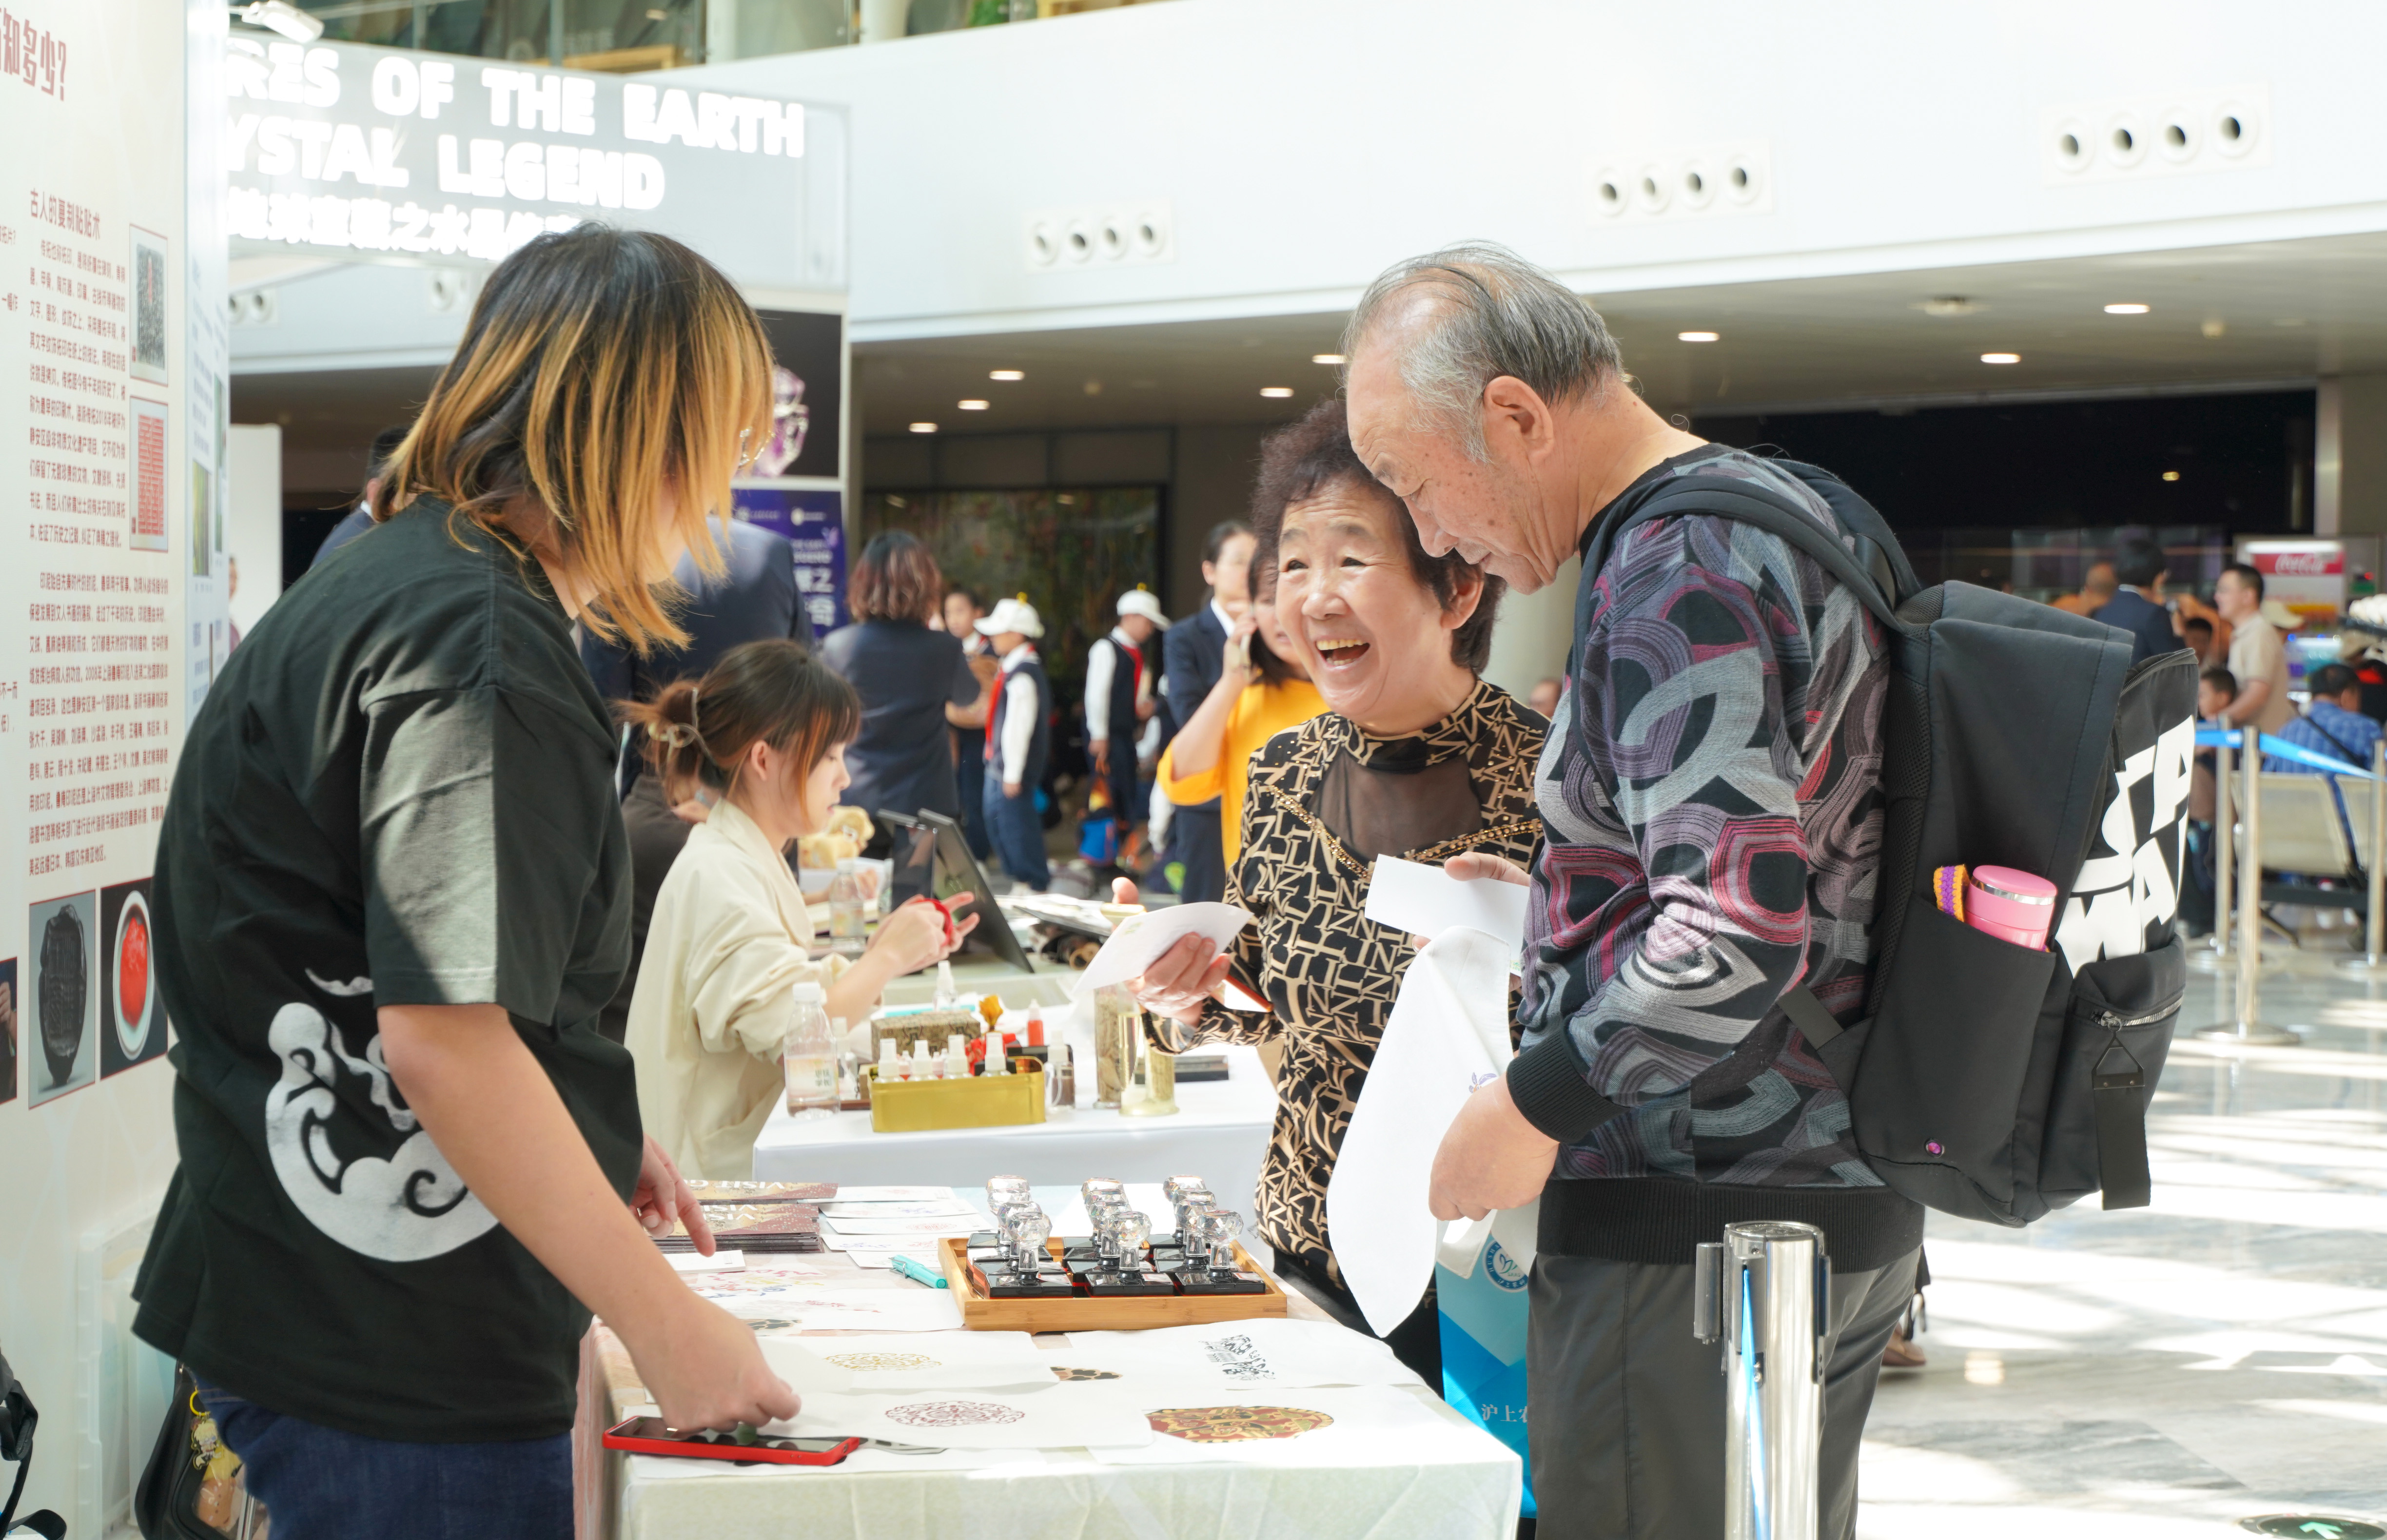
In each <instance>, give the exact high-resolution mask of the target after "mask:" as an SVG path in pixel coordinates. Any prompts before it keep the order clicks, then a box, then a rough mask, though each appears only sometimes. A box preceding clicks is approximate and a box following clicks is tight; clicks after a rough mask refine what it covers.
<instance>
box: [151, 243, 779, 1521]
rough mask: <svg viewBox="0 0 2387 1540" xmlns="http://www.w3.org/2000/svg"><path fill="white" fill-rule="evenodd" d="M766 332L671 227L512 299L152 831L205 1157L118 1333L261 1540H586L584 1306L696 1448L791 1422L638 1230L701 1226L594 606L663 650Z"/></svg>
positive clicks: (482, 305) (320, 574) (560, 253)
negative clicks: (627, 820)
mask: <svg viewBox="0 0 2387 1540" xmlns="http://www.w3.org/2000/svg"><path fill="white" fill-rule="evenodd" d="M770 424H771V389H770V351H769V345H768V343H767V341H766V340H765V338H764V332H763V328H762V323H761V322H760V321H759V320H758V319H757V318H756V317H755V315H754V312H753V311H752V310H751V309H748V307H747V305H746V303H745V301H744V300H743V299H742V298H740V297H739V294H738V291H737V289H736V288H735V287H733V286H732V285H731V284H730V283H729V281H728V280H727V279H726V278H725V277H724V276H723V275H722V274H721V273H720V272H719V271H717V270H716V269H714V267H713V266H712V265H711V264H709V263H707V262H706V261H705V260H704V259H702V258H701V257H699V256H697V255H696V253H694V252H693V251H690V250H689V249H688V247H686V246H681V245H680V244H678V243H677V242H676V241H672V240H669V239H666V238H665V237H663V236H661V235H655V234H646V233H642V232H632V231H621V230H614V229H610V228H607V227H605V226H602V225H598V224H593V223H592V224H584V225H580V226H578V227H576V228H575V229H573V230H571V231H569V232H565V233H561V234H544V235H541V236H539V237H537V239H535V240H533V241H532V242H531V243H530V244H529V245H527V246H524V247H523V248H522V249H521V250H519V251H517V252H515V253H514V254H513V255H512V257H509V258H508V259H506V260H505V261H503V262H501V263H500V264H499V266H498V268H497V269H496V271H494V272H492V273H491V274H490V276H489V279H488V283H487V284H486V287H485V288H484V289H483V291H482V293H481V297H480V298H479V300H478V301H477V302H476V303H475V304H474V309H473V314H472V317H471V319H470V321H469V322H467V323H466V327H465V333H464V337H463V340H462V342H461V344H460V345H459V347H458V348H457V350H456V354H455V357H454V358H453V359H452V360H450V361H449V363H448V366H447V367H446V368H445V369H444V370H443V371H442V372H440V375H439V377H438V379H437V380H436V382H435V383H434V384H433V385H432V388H431V393H430V398H429V400H428V401H427V402H426V403H425V404H424V406H423V411H422V414H421V415H420V416H419V417H418V418H417V419H416V420H415V423H414V424H413V427H412V428H411V430H410V432H409V433H408V435H407V437H406V440H405V442H404V443H403V444H401V445H400V446H399V447H398V449H397V450H396V452H395V453H394V454H393V455H392V456H391V458H390V461H389V463H388V465H387V467H386V468H385V473H384V475H383V477H382V481H381V485H380V486H379V487H378V488H377V489H376V493H375V496H374V499H373V517H374V518H375V519H376V520H377V521H378V522H379V524H380V527H379V528H378V529H376V530H375V531H374V533H373V535H372V536H370V537H369V538H367V539H365V540H363V541H360V543H359V545H358V547H357V549H353V550H350V551H348V552H346V553H344V554H343V555H342V556H341V557H340V558H339V559H338V560H336V561H333V562H326V563H325V564H324V565H322V567H319V568H317V569H315V570H314V571H312V572H310V573H309V574H307V575H306V576H305V577H303V578H301V579H300V580H299V581H298V582H297V584H295V585H293V586H292V587H291V588H290V590H289V591H288V592H287V593H285V594H284V595H283V597H282V599H281V600H279V601H278V602H277V603H276V604H275V605H274V607H273V608H272V611H271V612H268V613H267V615H266V616H265V618H264V619H263V620H261V621H260V622H259V624H258V625H257V626H256V628H255V629H254V630H252V631H251V632H250V633H249V635H248V638H247V640H246V642H245V643H244V644H243V646H242V647H241V649H240V650H239V651H238V652H237V653H235V654H234V657H233V661H232V663H231V664H230V666H228V667H227V668H226V669H225V670H224V671H223V673H222V674H221V675H218V677H217V679H216V681H215V684H214V685H213V687H212V688H210V689H209V690H208V697H207V701H206V703H205V705H204V706H202V707H201V708H200V710H199V712H198V713H197V714H196V717H195V718H194V719H193V721H192V723H191V726H190V731H189V735H188V738H187V739H186V742H185V745H184V748H183V758H182V763H181V764H180V766H179V767H178V769H177V771H176V773H175V776H174V782H173V787H172V789H171V791H170V795H169V797H168V799H167V804H166V812H165V816H164V820H163V823H162V825H161V827H160V828H159V831H158V866H157V878H156V882H157V887H156V894H155V907H156V918H157V966H158V982H159V989H160V991H161V993H162V994H163V997H164V999H165V1003H166V1006H167V1008H168V1010H169V1011H170V1012H171V1014H172V1016H173V1020H174V1025H175V1027H176V1029H177V1031H178V1033H179V1036H180V1041H179V1042H178V1043H177V1045H176V1046H175V1048H174V1051H173V1062H174V1066H175V1070H176V1077H177V1078H176V1080H175V1085H174V1121H175V1131H176V1135H177V1139H178V1142H179V1146H180V1152H181V1157H182V1161H181V1165H180V1167H179V1168H178V1169H177V1170H176V1172H175V1174H174V1177H173V1180H172V1181H171V1183H170V1185H169V1187H168V1189H167V1193H166V1197H165V1200H164V1204H163V1206H162V1208H161V1209H160V1211H159V1214H158V1221H157V1227H156V1230H155V1231H154V1233H153V1234H152V1236H151V1239H150V1243H149V1250H148V1254H147V1256H145V1258H144V1259H143V1262H142V1267H141V1272H140V1275H139V1278H138V1280H137V1281H136V1284H135V1288H134V1294H135V1296H136V1297H137V1298H138V1299H139V1301H140V1313H139V1315H138V1317H137V1318H136V1319H135V1321H134V1328H133V1329H134V1331H135V1332H136V1333H137V1334H138V1335H139V1336H140V1337H141V1338H142V1340H144V1341H145V1342H147V1343H149V1344H152V1345H153V1346H155V1347H157V1348H158V1349H159V1350H160V1351H162V1352H165V1353H167V1354H170V1355H172V1356H173V1357H177V1358H179V1359H181V1360H182V1361H183V1363H185V1364H186V1365H188V1366H189V1368H190V1369H191V1371H192V1372H193V1374H195V1375H196V1377H197V1379H198V1381H199V1383H200V1391H199V1395H200V1398H201V1400H202V1401H203V1402H204V1403H205V1405H206V1407H207V1408H208V1411H209V1412H210V1413H211V1414H212V1415H213V1416H214V1418H215V1420H216V1424H217V1426H218V1428H219V1429H220V1430H221V1433H222V1436H223V1439H224V1442H225V1444H226V1445H228V1446H229V1447H230V1448H231V1449H232V1450H233V1451H234V1453H235V1454H237V1455H239V1456H240V1458H241V1459H242V1461H243V1462H244V1464H245V1466H246V1471H247V1474H248V1482H249V1489H250V1490H251V1491H252V1492H254V1493H255V1494H256V1495H257V1496H259V1498H260V1499H262V1500H263V1501H264V1503H265V1504H266V1506H267V1508H269V1509H270V1510H271V1511H272V1515H273V1532H274V1534H275V1535H276V1536H277V1537H278V1540H318V1537H323V1536H339V1537H341V1540H379V1537H388V1540H397V1537H399V1536H416V1535H423V1534H437V1535H442V1536H445V1537H447V1540H476V1537H480V1536H488V1537H491V1540H495V1537H498V1536H507V1537H509V1540H516V1537H523V1536H537V1537H542V1540H563V1537H565V1536H568V1535H570V1534H572V1518H573V1501H572V1452H571V1443H570V1430H571V1427H572V1421H573V1413H574V1407H575V1389H576V1382H577V1377H578V1368H579V1360H580V1345H581V1339H582V1337H583V1335H584V1334H585V1333H586V1332H587V1326H588V1319H589V1312H590V1310H591V1309H592V1308H593V1309H595V1310H596V1311H597V1312H598V1313H599V1314H600V1315H602V1316H603V1318H604V1319H605V1322H606V1324H607V1325H608V1326H610V1327H611V1328H612V1329H613V1331H614V1332H615V1333H617V1334H618V1335H619V1337H620V1338H621V1340H622V1342H623V1344H624V1345H625V1346H626V1347H627V1348H628V1350H629V1352H630V1356H631V1357H632V1359H633V1360H634V1361H635V1362H636V1364H637V1366H638V1373H639V1376H640V1379H641V1382H643V1383H644V1385H645V1386H646V1389H647V1393H648V1394H649V1395H650V1396H652V1397H653V1399H654V1400H655V1402H656V1403H657V1405H658V1407H659V1408H660V1410H661V1413H662V1415H663V1419H664V1420H666V1421H667V1422H670V1423H671V1424H673V1425H674V1426H676V1427H681V1428H701V1427H716V1426H729V1425H733V1424H735V1423H738V1422H740V1421H745V1422H764V1421H768V1420H773V1419H776V1418H780V1417H787V1416H790V1415H792V1414H793V1413H794V1412H795V1411H796V1409H797V1405H798V1402H797V1397H796V1395H795V1393H794V1392H793V1391H791V1390H790V1389H789V1387H788V1386H787V1385H786V1384H785V1383H784V1382H781V1381H780V1380H779V1379H778V1377H777V1375H775V1374H773V1373H772V1372H771V1370H770V1369H769V1367H768V1366H767V1365H766V1364H765V1363H764V1360H763V1357H762V1354H761V1352H760V1350H759V1349H758V1348H757V1347H756V1345H755V1341H754V1333H753V1332H751V1330H750V1329H749V1328H747V1327H746V1326H745V1325H744V1324H743V1323H741V1322H739V1320H738V1319H736V1318H735V1317H733V1316H731V1315H729V1314H728V1313H727V1312H726V1311H724V1310H722V1309H721V1308H720V1307H718V1306H714V1305H712V1304H710V1303H707V1302H706V1301H704V1300H701V1299H699V1298H698V1297H697V1296H696V1295H695V1294H692V1293H691V1292H690V1291H689V1290H688V1286H687V1284H686V1283H685V1282H684V1281H682V1280H681V1279H680V1277H679V1276H678V1274H676V1272H675V1271H674V1270H673V1269H672V1267H671V1265H670V1264H669V1263H668V1262H667V1261H666V1260H665V1259H664V1257H663V1254H662V1253H661V1252H660V1251H659V1250H658V1249H657V1248H656V1246H655V1245H654V1243H653V1241H652V1239H651V1238H650V1237H651V1235H653V1234H657V1233H662V1232H664V1231H669V1230H671V1229H672V1228H673V1227H674V1225H675V1223H676V1222H685V1224H686V1227H687V1229H688V1231H689V1233H690V1234H691V1236H692V1237H693V1238H694V1239H695V1241H696V1243H697V1245H698V1247H699V1249H701V1250H704V1251H708V1252H709V1251H710V1250H711V1249H712V1237H711V1234H710V1232H709V1231H708V1230H707V1229H706V1226H705V1223H704V1220H703V1218H701V1211H700V1210H699V1209H698V1208H697V1207H696V1205H694V1203H693V1202H692V1201H691V1198H690V1194H689V1193H688V1188H687V1187H686V1185H685V1183H684V1182H683V1181H682V1180H681V1179H680V1177H679V1174H678V1172H677V1170H676V1168H674V1167H673V1165H672V1163H671V1161H670V1160H669V1159H668V1158H666V1157H665V1156H664V1155H663V1152H662V1151H661V1150H659V1149H658V1148H657V1147H656V1145H655V1143H654V1142H653V1141H652V1140H650V1139H647V1138H645V1137H644V1136H643V1135H642V1133H641V1131H640V1128H639V1123H638V1092H637V1086H636V1083H635V1077H634V1073H633V1069H632V1066H631V1060H630V1055H629V1054H628V1053H627V1052H626V1051H625V1050H624V1049H623V1048H622V1047H620V1046H619V1045H617V1044H615V1043H613V1042H609V1041H606V1040H605V1039H604V1038H603V1037H601V1036H600V1035H599V1033H598V1031H597V1028H596V1021H597V1017H598V1014H599V1011H600V1008H601V1007H602V1006H603V1004H605V1002H606V1001H607V1000H608V999H609V998H610V997H611V996H612V994H613V990H614V988H615V986H616V984H617V982H618V981H619V980H620V978H621V976H622V973H623V971H624V969H625V967H626V966H627V965H628V961H629V957H628V935H629V901H630V865H629V854H628V851H627V848H626V841H625V837H624V834H623V829H622V817H621V814H620V811H619V808H618V805H617V802H616V798H615V795H614V790H613V764H614V729H613V724H612V722H611V721H610V720H609V718H608V716H607V714H606V710H605V704H604V702H603V701H602V700H600V698H599V696H598V694H597V690H596V688H595V686H594V685H593V684H592V683H591V681H590V679H589V676H588V674H587V670H586V669H585V668H584V667H583V666H582V665H581V663H580V659H579V655H578V653H577V651H576V650H575V647H574V643H573V628H574V625H575V623H576V624H577V625H580V626H582V627H584V628H586V629H587V630H589V631H591V632H593V633H596V634H599V635H617V636H620V637H623V638H625V639H626V640H627V641H629V642H630V643H631V644H632V645H633V646H636V647H638V648H641V649H645V648H651V647H654V646H657V645H666V644H676V643H678V642H680V641H682V640H684V639H685V638H684V637H683V635H682V633H681V632H680V631H679V630H678V628H677V627H676V625H674V624H673V622H672V619H671V616H670V613H669V612H668V611H667V610H666V609H665V608H664V607H663V598H662V597H661V593H659V591H658V590H661V591H662V593H667V592H668V587H667V585H668V583H669V579H670V574H671V571H672V566H673V563H674V562H676V560H677V559H678V557H679V554H680V552H681V551H682V550H683V549H695V550H696V551H697V552H698V553H699V554H698V560H699V562H700V563H701V564H704V563H709V564H710V568H711V569H712V570H715V571H717V570H718V567H719V564H720V558H719V555H718V554H717V550H716V548H715V546H714V541H713V539H712V538H711V535H710V528H711V527H712V526H711V525H710V524H709V523H708V521H709V520H712V519H716V518H721V519H726V516H727V512H728V508H729V478H730V476H731V474H732V473H733V472H734V470H735V469H736V467H737V466H738V465H739V463H741V462H742V461H743V460H744V458H745V457H746V453H747V451H748V450H749V449H750V448H751V447H753V446H754V445H757V444H759V443H761V442H762V441H763V439H764V436H765V435H767V434H768V433H769V431H770Z"/></svg>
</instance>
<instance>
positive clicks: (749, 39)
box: [297, 0, 1152, 72]
mask: <svg viewBox="0 0 2387 1540" xmlns="http://www.w3.org/2000/svg"><path fill="white" fill-rule="evenodd" d="M1136 3H1138V0H297V4H298V5H299V6H300V8H302V9H304V10H306V11H307V12H309V14H311V15H312V16H313V17H314V18H315V19H317V20H319V21H321V22H322V24H323V35H324V36H325V37H328V38H332V39H334V40H336V41H339V42H346V43H370V44H379V45H381V46H383V47H387V48H422V49H427V50H430V51H432V52H434V53H442V54H462V55H466V56H468V57H474V58H497V59H508V60H511V61H513V62H515V63H537V64H545V63H547V62H548V61H549V60H550V59H555V58H559V57H560V58H561V59H562V61H563V64H564V67H565V68H567V69H600V70H611V71H616V72H628V71H635V70H642V69H678V68H680V67H682V66H684V65H690V64H704V63H708V62H711V63H718V62H720V61H722V60H725V59H739V58H759V57H764V56H765V55H770V54H794V53H802V52H805V51H806V50H809V49H813V48H838V47H844V46H846V45H847V44H856V43H884V42H892V41H895V40H897V39H900V38H904V37H917V36H920V35H922V34H924V33H928V32H957V31H960V30H962V29H965V28H969V27H991V26H1002V25H1008V24H1011V23H1014V22H1020V21H1038V20H1045V19H1052V18H1055V17H1063V16H1069V15H1074V14H1077V13H1080V12H1083V11H1092V10H1103V9H1107V8H1109V7H1110V6H1114V5H1131V4H1136ZM1142 3H1144V4H1150V3H1152V0H1142Z"/></svg>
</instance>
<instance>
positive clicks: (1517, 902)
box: [1368, 855, 1531, 956]
mask: <svg viewBox="0 0 2387 1540" xmlns="http://www.w3.org/2000/svg"><path fill="white" fill-rule="evenodd" d="M1459 859H1461V860H1463V859H1464V858H1459ZM1485 859H1487V860H1490V859H1497V858H1490V857H1487V858H1485ZM1452 865H1459V861H1458V860H1454V861H1453V862H1452ZM1499 865H1502V866H1506V865H1508V864H1507V863H1506V862H1501V863H1499ZM1460 870H1462V871H1467V870H1471V866H1461V867H1460ZM1509 870H1512V871H1513V870H1515V868H1513V867H1510V868H1509ZM1530 891H1531V890H1530V889H1527V888H1525V887H1522V886H1521V885H1519V884H1517V883H1514V882H1509V881H1504V880H1502V879H1501V878H1500V877H1471V878H1466V877H1457V876H1453V875H1452V874H1451V873H1450V872H1448V871H1446V870H1445V869H1444V868H1442V867H1438V866H1427V865H1420V864H1419V863H1417V862H1414V861H1403V860H1402V859H1400V858H1399V857H1398V856H1393V855H1380V856H1378V857H1376V868H1375V872H1374V875H1373V876H1372V877H1370V880H1369V883H1368V917H1369V918H1370V919H1371V920H1374V921H1375V922H1376V923H1377V924H1379V925H1389V926H1395V927H1397V928H1400V929H1403V930H1406V931H1408V933H1409V934H1410V935H1412V936H1422V937H1424V938H1425V939H1426V940H1429V941H1431V940H1438V939H1439V938H1440V937H1441V936H1443V935H1444V933H1446V932H1447V931H1450V930H1454V929H1457V928H1460V927H1464V928H1467V929H1469V930H1480V931H1482V932H1483V933H1484V935H1486V936H1489V937H1491V938H1492V939H1493V940H1496V941H1497V942H1499V943H1500V944H1501V945H1502V946H1505V947H1507V948H1508V949H1509V954H1510V955H1511V956H1513V955H1515V954H1516V953H1517V951H1518V950H1519V949H1520V948H1522V946H1523V945H1524V944H1525V898H1526V895H1527V894H1528V893H1529V892H1530Z"/></svg>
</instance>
